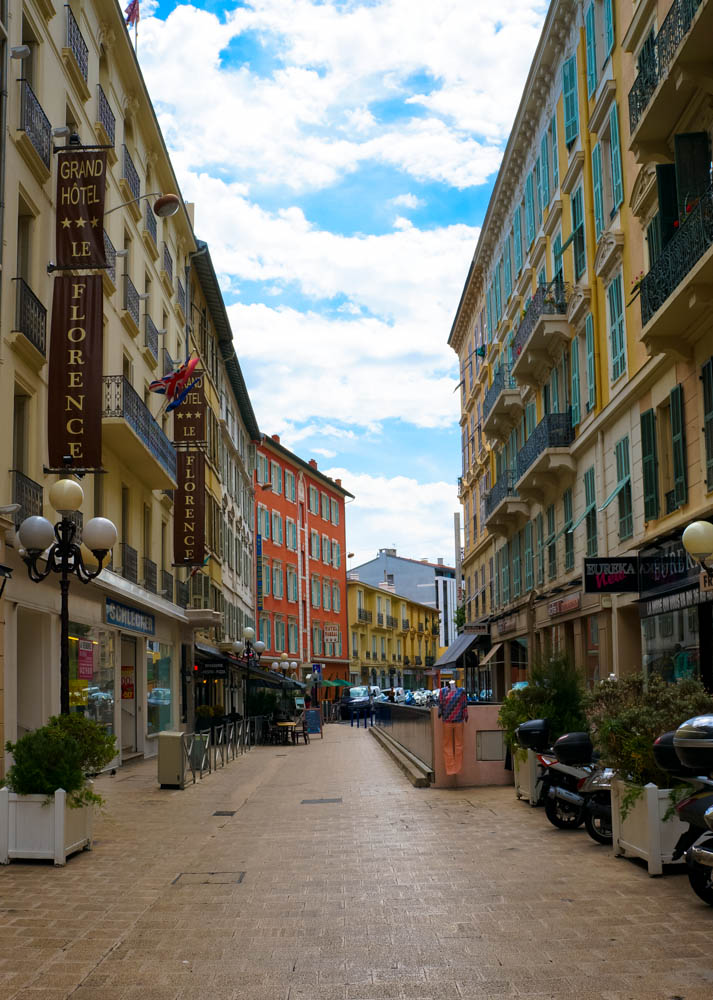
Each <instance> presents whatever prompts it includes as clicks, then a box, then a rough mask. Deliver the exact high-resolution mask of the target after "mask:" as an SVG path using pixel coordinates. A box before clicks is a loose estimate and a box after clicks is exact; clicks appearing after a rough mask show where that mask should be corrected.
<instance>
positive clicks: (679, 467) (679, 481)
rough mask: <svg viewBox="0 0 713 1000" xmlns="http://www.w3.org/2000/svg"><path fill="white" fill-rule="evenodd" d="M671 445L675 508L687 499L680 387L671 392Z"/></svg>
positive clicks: (684, 431) (684, 437)
mask: <svg viewBox="0 0 713 1000" xmlns="http://www.w3.org/2000/svg"><path fill="white" fill-rule="evenodd" d="M669 398H670V401H671V444H672V446H673V448H672V450H673V489H674V499H675V501H676V506H677V507H681V506H682V505H683V504H684V503H685V502H686V500H687V499H688V483H687V477H686V427H685V424H684V422H683V389H682V388H681V386H680V385H677V386H675V387H674V388H673V389H672V390H671V394H670V397H669Z"/></svg>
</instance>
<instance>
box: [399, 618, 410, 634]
mask: <svg viewBox="0 0 713 1000" xmlns="http://www.w3.org/2000/svg"><path fill="white" fill-rule="evenodd" d="M410 628H411V626H410V624H409V620H408V618H402V619H401V630H402V631H403V632H408V630H409V629H410Z"/></svg>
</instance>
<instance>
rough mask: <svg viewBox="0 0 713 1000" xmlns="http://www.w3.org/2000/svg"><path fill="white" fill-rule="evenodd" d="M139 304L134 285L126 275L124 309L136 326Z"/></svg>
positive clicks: (137, 323) (138, 316) (138, 317)
mask: <svg viewBox="0 0 713 1000" xmlns="http://www.w3.org/2000/svg"><path fill="white" fill-rule="evenodd" d="M140 302H141V299H140V298H139V293H138V291H137V289H136V286H135V285H134V283H133V281H132V280H131V278H130V277H129V275H128V274H125V275H124V309H125V310H126V311H127V312H128V314H129V315H130V316H131V318H132V319H133V321H134V323H135V324H136V325H137V326H138V325H139V319H140Z"/></svg>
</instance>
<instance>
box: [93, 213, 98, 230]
mask: <svg viewBox="0 0 713 1000" xmlns="http://www.w3.org/2000/svg"><path fill="white" fill-rule="evenodd" d="M98 225H99V219H97V217H96V215H95V216H94V218H93V219H92V221H91V227H92V229H96V228H97V226H98Z"/></svg>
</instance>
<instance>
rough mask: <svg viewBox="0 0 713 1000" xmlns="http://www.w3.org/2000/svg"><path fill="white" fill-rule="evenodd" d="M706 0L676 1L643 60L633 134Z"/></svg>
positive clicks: (632, 111)
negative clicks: (703, 0)
mask: <svg viewBox="0 0 713 1000" xmlns="http://www.w3.org/2000/svg"><path fill="white" fill-rule="evenodd" d="M701 2H702V0H674V2H673V3H672V4H671V7H670V8H669V12H668V14H667V15H666V17H665V19H664V22H663V24H662V25H661V27H660V28H659V31H658V34H657V35H656V38H655V39H654V43H653V46H652V47H651V48H650V49H649V50H648V53H647V55H645V56H643V57H642V58H640V60H639V66H640V69H639V74H638V76H637V77H636V79H635V80H634V86H633V87H632V88H631V90H630V91H629V130H630V132H631V133H632V134H633V132H634V130H635V129H636V127H637V125H638V124H639V121H640V120H641V116H642V115H643V113H644V111H645V110H646V108H647V106H648V103H649V101H650V100H651V98H652V96H653V93H654V91H655V90H656V88H657V86H658V85H659V81H660V80H663V79H664V77H666V75H667V73H668V69H669V66H670V65H671V62H672V61H673V57H674V55H675V54H676V49H677V48H678V46H679V45H680V44H681V42H682V41H683V39H684V38H685V36H686V35H687V34H688V31H689V30H690V27H691V24H692V23H693V18H694V17H695V14H696V11H697V10H698V8H699V7H700V5H701Z"/></svg>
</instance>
